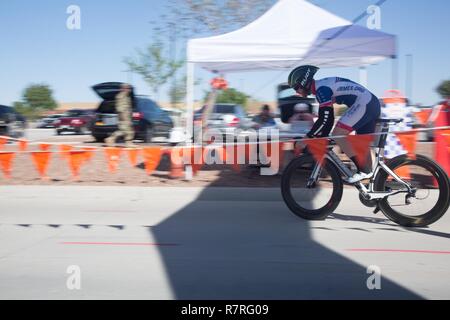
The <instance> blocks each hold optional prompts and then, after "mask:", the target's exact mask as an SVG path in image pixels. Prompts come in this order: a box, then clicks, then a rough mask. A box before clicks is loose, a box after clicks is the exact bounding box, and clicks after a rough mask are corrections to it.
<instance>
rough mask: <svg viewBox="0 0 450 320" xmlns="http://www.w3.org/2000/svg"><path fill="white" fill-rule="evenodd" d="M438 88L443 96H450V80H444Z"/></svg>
mask: <svg viewBox="0 0 450 320" xmlns="http://www.w3.org/2000/svg"><path fill="white" fill-rule="evenodd" d="M436 90H437V92H438V93H439V94H440V95H441V96H442V97H443V98H448V97H450V80H446V81H443V82H442V83H441V84H440V85H439V87H437V89H436Z"/></svg>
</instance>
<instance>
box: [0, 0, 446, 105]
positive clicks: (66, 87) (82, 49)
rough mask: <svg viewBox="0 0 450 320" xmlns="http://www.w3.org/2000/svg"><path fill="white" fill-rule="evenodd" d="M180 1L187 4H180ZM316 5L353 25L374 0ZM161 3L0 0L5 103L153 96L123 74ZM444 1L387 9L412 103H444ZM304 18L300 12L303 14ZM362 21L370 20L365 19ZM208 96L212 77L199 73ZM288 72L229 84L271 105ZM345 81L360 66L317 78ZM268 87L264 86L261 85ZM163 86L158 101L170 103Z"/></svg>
mask: <svg viewBox="0 0 450 320" xmlns="http://www.w3.org/2000/svg"><path fill="white" fill-rule="evenodd" d="M180 1H182V0H180ZM311 2H312V3H314V4H317V5H319V6H321V7H322V8H324V9H326V10H328V11H331V12H333V13H334V14H336V15H339V16H341V17H343V18H346V19H348V20H353V19H354V18H355V17H356V16H358V15H359V14H360V13H361V12H363V11H364V10H365V9H366V8H367V7H368V6H369V5H370V4H372V3H374V2H375V0H314V1H313V0H311ZM164 3H165V1H159V0H129V1H107V0H71V1H65V0H36V1H29V0H2V1H0V41H1V50H0V67H1V68H0V70H1V73H0V84H1V90H0V104H12V102H13V101H17V100H19V99H20V97H21V93H22V91H23V89H24V88H25V87H26V86H27V85H28V84H30V83H42V82H43V83H47V84H49V85H50V86H51V87H52V88H53V89H54V94H55V97H56V99H57V100H58V101H64V102H91V101H96V100H97V97H96V96H95V94H94V93H93V92H92V91H91V89H90V87H91V86H92V85H94V84H96V83H99V82H104V81H129V80H132V82H133V84H134V85H135V86H136V87H137V91H138V92H139V93H141V94H150V90H149V89H148V88H147V87H146V85H145V83H143V81H142V80H140V79H139V76H138V75H134V76H133V77H132V79H130V77H129V74H127V73H126V72H124V70H126V66H125V65H124V64H123V62H122V60H123V57H125V56H129V55H132V54H133V52H134V49H135V48H138V47H145V45H147V44H148V43H149V42H150V41H151V39H152V28H151V25H150V21H158V19H160V18H159V17H160V15H161V14H163V13H164ZM71 4H76V5H78V6H80V7H81V10H82V11H81V13H82V29H81V30H78V31H70V30H68V29H67V28H66V20H67V17H68V15H67V13H66V9H67V7H68V6H69V5H71ZM449 12H450V2H449V1H447V0H428V1H424V0H414V1H407V0H388V1H387V2H386V3H385V4H384V5H383V7H382V31H384V32H387V33H392V34H395V35H397V36H398V40H399V58H400V59H399V84H400V86H399V87H400V89H401V90H404V89H405V72H406V69H405V66H406V60H405V55H406V54H413V56H414V75H413V100H414V101H415V102H420V103H423V104H433V103H435V102H437V101H438V100H439V99H440V98H439V96H438V95H437V94H436V92H435V88H436V86H437V85H438V84H439V83H440V82H441V81H442V80H445V79H450V59H448V56H449V52H450V42H449V41H448V30H449V26H448V13H449ZM299 19H301V14H300V13H299ZM362 23H363V24H365V20H364V21H362ZM368 72H369V85H368V87H369V89H371V90H372V91H373V92H374V93H375V94H377V95H382V93H383V92H384V91H385V90H386V89H389V88H390V84H391V62H390V61H384V62H381V63H380V64H378V65H375V66H370V67H369V68H368ZM198 74H199V76H200V78H201V79H202V80H203V83H204V85H200V86H199V87H198V88H197V90H196V98H197V99H200V98H202V97H203V93H202V92H203V90H204V89H206V88H207V85H206V83H207V82H209V79H210V78H211V77H212V76H211V75H210V74H209V73H207V72H198ZM287 74H288V72H279V71H277V72H251V73H239V74H232V75H229V76H228V80H229V81H230V83H231V86H232V87H237V88H240V89H241V90H243V91H245V92H246V93H248V94H251V95H252V96H253V97H255V98H257V99H260V100H265V101H270V100H274V98H275V86H276V84H278V83H280V82H283V81H285V79H286V78H287ZM325 76H342V77H348V78H351V79H354V80H356V81H358V77H359V76H358V69H356V68H341V69H323V70H321V71H320V73H319V74H318V77H325ZM265 84H267V85H266V86H264V85H265ZM165 91H166V90H165V88H163V90H162V92H161V93H160V98H161V100H167V97H166V93H165Z"/></svg>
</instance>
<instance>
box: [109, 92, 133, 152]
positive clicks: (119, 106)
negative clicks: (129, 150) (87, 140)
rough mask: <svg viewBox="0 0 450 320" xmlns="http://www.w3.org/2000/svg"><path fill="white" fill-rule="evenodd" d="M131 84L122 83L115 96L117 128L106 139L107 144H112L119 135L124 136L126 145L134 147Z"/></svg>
mask: <svg viewBox="0 0 450 320" xmlns="http://www.w3.org/2000/svg"><path fill="white" fill-rule="evenodd" d="M132 110H133V106H132V101H131V86H130V85H129V84H123V85H122V87H121V90H120V92H119V94H117V96H116V111H117V114H118V117H119V130H117V131H115V132H114V133H113V134H112V135H111V136H110V137H109V138H107V139H106V143H107V145H108V146H112V145H113V144H114V143H115V142H116V140H117V139H118V138H119V137H124V138H125V143H126V147H134V145H133V138H134V130H133V122H132V112H133V111H132Z"/></svg>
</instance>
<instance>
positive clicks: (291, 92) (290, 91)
mask: <svg viewBox="0 0 450 320" xmlns="http://www.w3.org/2000/svg"><path fill="white" fill-rule="evenodd" d="M296 95H297V92H295V90H294V89H292V88H289V89H285V90H281V91H280V92H279V93H278V99H284V98H288V97H292V96H296Z"/></svg>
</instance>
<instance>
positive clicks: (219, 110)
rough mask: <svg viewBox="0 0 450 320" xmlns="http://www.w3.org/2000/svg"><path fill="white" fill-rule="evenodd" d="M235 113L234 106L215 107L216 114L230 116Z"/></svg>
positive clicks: (222, 105)
mask: <svg viewBox="0 0 450 320" xmlns="http://www.w3.org/2000/svg"><path fill="white" fill-rule="evenodd" d="M235 111H236V110H235V106H234V105H226V104H219V105H216V106H215V107H214V113H222V114H230V113H235Z"/></svg>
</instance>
